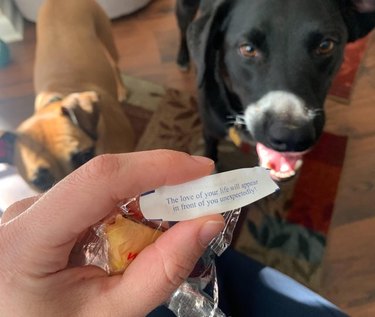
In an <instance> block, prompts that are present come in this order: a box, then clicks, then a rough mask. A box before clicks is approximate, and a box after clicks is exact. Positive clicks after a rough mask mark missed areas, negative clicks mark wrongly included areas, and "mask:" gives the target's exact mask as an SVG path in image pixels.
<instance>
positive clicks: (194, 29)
mask: <svg viewBox="0 0 375 317" xmlns="http://www.w3.org/2000/svg"><path fill="white" fill-rule="evenodd" d="M232 2H233V0H220V1H217V2H216V3H215V6H214V7H213V8H212V9H211V10H209V11H208V12H206V13H204V14H203V15H202V16H201V17H199V18H198V19H196V20H195V21H194V22H192V23H191V25H190V26H189V29H188V31H187V38H188V47H189V51H190V54H191V56H192V58H193V60H194V62H195V64H196V67H197V82H198V85H199V86H201V85H202V83H203V80H204V78H205V75H206V71H207V69H209V65H210V64H211V63H213V62H214V59H215V55H214V54H213V51H214V50H218V49H219V48H220V43H221V41H222V39H221V37H220V35H221V33H222V31H223V30H224V28H225V26H224V23H225V17H226V16H227V15H228V12H229V10H230V6H231V5H232Z"/></svg>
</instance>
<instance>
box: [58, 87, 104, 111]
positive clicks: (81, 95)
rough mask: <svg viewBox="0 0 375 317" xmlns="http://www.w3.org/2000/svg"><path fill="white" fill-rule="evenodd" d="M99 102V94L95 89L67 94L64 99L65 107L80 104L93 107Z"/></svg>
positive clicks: (88, 107) (84, 107)
mask: <svg viewBox="0 0 375 317" xmlns="http://www.w3.org/2000/svg"><path fill="white" fill-rule="evenodd" d="M98 102H99V95H98V94H97V93H96V92H95V91H83V92H75V93H72V94H70V95H68V96H66V97H65V98H64V100H63V101H62V105H63V106H64V107H69V106H70V107H71V106H73V105H80V106H81V107H82V108H83V109H91V107H92V105H93V104H96V103H98Z"/></svg>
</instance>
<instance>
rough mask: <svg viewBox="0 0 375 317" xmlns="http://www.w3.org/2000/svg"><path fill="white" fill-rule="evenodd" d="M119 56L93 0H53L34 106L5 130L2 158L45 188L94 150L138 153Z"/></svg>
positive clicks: (45, 21)
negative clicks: (125, 105)
mask: <svg viewBox="0 0 375 317" xmlns="http://www.w3.org/2000/svg"><path fill="white" fill-rule="evenodd" d="M117 60H118V54H117V51H116V47H115V44H114V41H113V37H112V33H111V26H110V21H109V20H108V18H107V16H106V14H105V13H104V12H103V10H102V9H101V8H100V7H99V5H98V4H97V3H96V2H95V1H94V0H79V1H77V0H64V1H53V0H47V1H46V2H45V3H44V5H43V6H42V7H41V9H40V12H39V17H38V22H37V48H36V61H35V69H34V85H35V90H36V94H37V98H36V100H35V112H34V114H33V116H32V117H30V118H29V119H27V120H26V121H25V122H23V123H22V124H21V125H20V126H19V127H18V128H17V131H16V132H3V133H0V162H5V163H8V164H14V165H15V166H16V167H17V168H18V171H19V173H20V174H21V176H22V177H23V178H24V179H25V180H26V181H27V182H28V183H29V184H30V185H31V186H32V187H34V188H35V189H37V190H39V191H44V190H46V189H48V188H50V187H51V186H52V185H53V184H54V183H55V182H57V181H59V180H60V179H62V178H63V177H64V176H66V175H67V174H69V173H70V172H72V171H73V170H74V169H75V168H77V167H78V166H80V165H82V164H83V163H85V162H86V161H88V160H89V159H91V158H92V157H93V156H94V155H98V154H102V153H119V152H129V151H132V150H133V148H134V135H133V131H132V128H131V124H130V122H129V120H128V118H127V117H126V116H125V114H124V113H123V110H122V109H121V104H120V103H121V102H122V101H124V100H125V98H126V90H125V87H124V86H123V84H122V81H121V78H120V72H119V69H118V68H117Z"/></svg>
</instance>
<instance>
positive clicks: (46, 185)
mask: <svg viewBox="0 0 375 317" xmlns="http://www.w3.org/2000/svg"><path fill="white" fill-rule="evenodd" d="M55 181H56V180H55V178H54V176H53V175H52V174H51V172H50V171H49V170H48V169H47V168H45V167H40V168H38V170H37V172H36V173H35V177H34V179H33V180H32V183H33V184H34V186H35V187H37V188H38V189H40V190H41V191H46V190H48V189H50V188H51V187H52V186H53V184H54V183H55Z"/></svg>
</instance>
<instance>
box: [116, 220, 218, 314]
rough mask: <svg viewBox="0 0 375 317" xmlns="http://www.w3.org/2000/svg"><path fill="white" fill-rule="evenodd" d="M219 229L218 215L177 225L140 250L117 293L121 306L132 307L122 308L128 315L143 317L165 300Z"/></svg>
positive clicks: (187, 274)
mask: <svg viewBox="0 0 375 317" xmlns="http://www.w3.org/2000/svg"><path fill="white" fill-rule="evenodd" d="M223 228H224V219H223V217H222V216H220V215H214V216H208V217H202V218H198V219H194V220H190V221H184V222H180V223H178V224H176V225H175V226H173V227H172V228H171V229H169V230H168V231H166V232H165V233H164V234H163V235H162V236H160V237H159V238H158V240H156V241H155V243H153V244H152V245H150V246H149V247H147V248H146V249H145V250H143V251H142V252H141V253H140V254H139V255H138V257H137V258H136V259H135V260H134V261H133V263H132V264H131V265H130V266H129V267H128V269H127V270H126V271H125V273H124V275H123V277H122V281H121V283H120V288H121V290H120V291H119V290H117V291H118V292H119V293H122V295H121V296H120V297H121V298H122V302H123V303H126V302H127V303H128V304H129V303H131V304H132V306H131V307H129V306H127V307H124V309H125V311H127V312H128V315H129V316H133V315H134V316H145V315H146V314H147V313H148V312H150V311H151V310H152V309H154V308H155V307H157V306H159V305H160V304H162V303H163V302H165V301H166V300H167V299H169V297H170V296H171V295H172V293H173V292H174V291H175V290H176V289H177V288H178V287H179V286H180V284H181V283H182V282H183V281H185V280H186V279H187V277H188V276H189V274H190V273H191V271H192V270H193V268H194V266H195V264H196V262H197V261H198V259H199V257H200V256H201V255H202V254H203V252H204V250H205V249H206V247H207V246H208V244H209V243H210V241H211V240H212V239H213V238H214V237H216V236H217V235H218V234H219V232H220V231H221V230H222V229H223ZM119 293H118V294H119ZM124 293H125V294H124ZM124 298H127V299H128V301H124Z"/></svg>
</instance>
